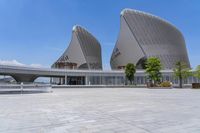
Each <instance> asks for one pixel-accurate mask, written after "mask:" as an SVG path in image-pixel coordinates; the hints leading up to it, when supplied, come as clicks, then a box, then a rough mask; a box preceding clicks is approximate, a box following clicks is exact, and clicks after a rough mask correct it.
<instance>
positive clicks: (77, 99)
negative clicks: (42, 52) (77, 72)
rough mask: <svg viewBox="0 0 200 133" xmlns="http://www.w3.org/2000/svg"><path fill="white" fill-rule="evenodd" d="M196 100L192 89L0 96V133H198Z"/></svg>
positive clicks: (197, 95)
mask: <svg viewBox="0 0 200 133" xmlns="http://www.w3.org/2000/svg"><path fill="white" fill-rule="evenodd" d="M199 101H200V90H192V89H182V90H181V89H172V90H171V89H170V90H169V89H168V90H155V89H154V90H150V89H142V88H138V89H135V88H134V89H133V88H117V89H116V88H113V89H112V88H95V89H55V90H54V92H53V93H41V94H24V95H0V133H1V132H2V133H199V132H200V124H199V123H200V113H199V111H200V104H199Z"/></svg>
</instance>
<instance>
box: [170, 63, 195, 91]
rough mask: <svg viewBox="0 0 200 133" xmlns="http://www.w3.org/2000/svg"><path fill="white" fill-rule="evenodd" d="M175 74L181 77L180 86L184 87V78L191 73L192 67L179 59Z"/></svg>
mask: <svg viewBox="0 0 200 133" xmlns="http://www.w3.org/2000/svg"><path fill="white" fill-rule="evenodd" d="M174 75H175V76H176V77H177V78H178V79H179V87H180V88H183V79H185V78H187V77H189V76H190V75H191V72H190V68H188V67H187V65H186V64H185V63H184V62H181V61H178V62H177V63H176V65H175V68H174Z"/></svg>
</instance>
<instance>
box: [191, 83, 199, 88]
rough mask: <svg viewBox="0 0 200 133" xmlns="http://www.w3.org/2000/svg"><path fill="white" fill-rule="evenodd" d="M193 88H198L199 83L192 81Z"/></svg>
mask: <svg viewBox="0 0 200 133" xmlns="http://www.w3.org/2000/svg"><path fill="white" fill-rule="evenodd" d="M192 88H193V89H200V83H192Z"/></svg>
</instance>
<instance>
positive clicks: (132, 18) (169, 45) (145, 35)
mask: <svg viewBox="0 0 200 133" xmlns="http://www.w3.org/2000/svg"><path fill="white" fill-rule="evenodd" d="M120 20H121V26H120V33H119V37H118V39H117V42H116V45H115V47H114V50H113V53H112V56H111V61H110V64H111V68H112V69H123V68H124V67H125V65H126V64H127V63H133V64H135V65H136V67H137V69H143V68H144V62H145V60H146V59H147V58H149V57H158V58H159V59H160V60H161V63H162V65H163V69H173V68H174V66H175V63H176V62H177V61H182V62H185V63H186V64H187V66H188V67H190V62H189V59H188V55H187V50H186V45H185V41H184V38H183V35H182V34H181V32H180V31H179V30H178V29H177V28H176V27H175V26H173V25H172V24H170V23H169V22H167V21H165V20H163V19H161V18H159V17H157V16H154V15H151V14H149V13H145V12H141V11H136V10H132V9H124V10H123V11H122V12H121V17H120Z"/></svg>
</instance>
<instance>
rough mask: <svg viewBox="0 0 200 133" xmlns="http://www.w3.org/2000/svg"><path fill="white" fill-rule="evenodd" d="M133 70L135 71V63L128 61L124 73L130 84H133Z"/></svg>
mask: <svg viewBox="0 0 200 133" xmlns="http://www.w3.org/2000/svg"><path fill="white" fill-rule="evenodd" d="M135 72H136V68H135V65H134V64H132V63H128V64H127V65H126V67H125V75H126V78H127V79H128V80H129V81H130V83H131V84H133V81H134V75H135Z"/></svg>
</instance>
